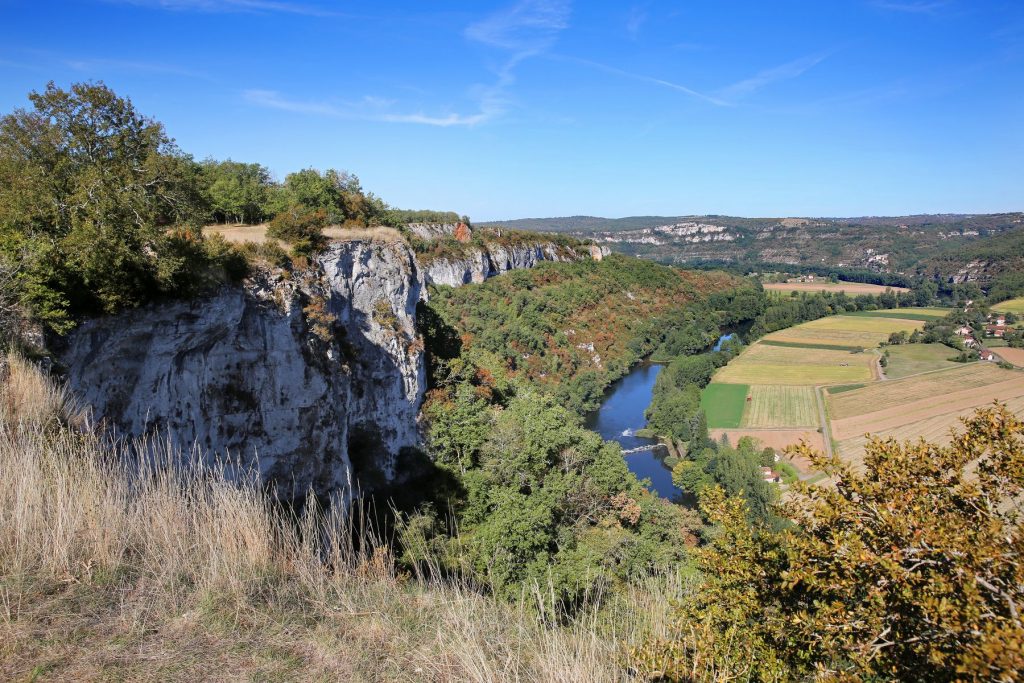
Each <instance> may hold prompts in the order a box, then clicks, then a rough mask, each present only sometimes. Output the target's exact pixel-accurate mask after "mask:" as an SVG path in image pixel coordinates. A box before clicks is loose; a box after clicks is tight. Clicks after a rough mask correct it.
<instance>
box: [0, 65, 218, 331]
mask: <svg viewBox="0 0 1024 683" xmlns="http://www.w3.org/2000/svg"><path fill="white" fill-rule="evenodd" d="M29 100H30V101H31V103H32V109H30V110H25V109H18V110H15V111H14V112H13V113H11V114H8V115H7V116H5V117H3V119H0V238H2V239H0V250H3V251H4V252H5V254H6V255H7V257H8V258H9V259H11V260H17V261H19V262H20V263H21V264H22V268H21V271H20V276H19V277H20V279H21V280H22V281H23V291H24V292H25V296H26V303H27V304H28V306H29V308H30V309H31V312H32V313H33V314H34V315H35V316H36V317H37V318H39V319H41V320H43V321H44V322H45V323H47V324H48V325H49V326H50V327H51V328H53V329H57V330H64V329H67V326H68V324H69V323H70V319H71V317H72V314H73V312H108V313H109V312H113V311H116V310H119V309H121V308H126V307H131V306H135V305H138V304H140V303H142V302H144V301H146V300H148V299H150V298H152V297H153V296H154V295H157V294H161V293H168V294H175V292H173V291H165V290H163V289H162V288H163V287H164V285H165V284H166V282H167V281H166V280H163V281H162V280H161V278H160V266H159V262H160V260H161V258H162V257H163V256H164V255H165V254H164V252H165V250H166V249H167V248H168V242H167V241H166V240H165V239H164V238H165V235H166V232H167V230H168V229H169V228H171V227H173V226H197V225H198V224H199V223H200V222H201V220H202V218H203V216H204V215H205V213H206V206H205V204H204V201H203V197H202V194H201V191H200V187H201V183H200V182H199V173H200V172H199V168H198V166H197V165H196V164H195V163H194V162H193V161H192V159H191V158H190V157H188V156H186V155H185V154H183V153H182V152H181V151H180V150H179V149H178V148H177V146H176V145H175V144H174V141H173V140H171V139H170V138H169V137H168V136H167V134H166V133H165V131H164V128H163V126H162V125H161V124H160V123H158V122H156V121H154V120H153V119H150V118H147V117H145V116H143V115H141V114H139V113H138V112H137V111H136V110H135V108H134V106H133V105H132V103H131V101H130V100H127V99H124V98H121V97H118V96H117V95H116V94H115V93H114V92H113V91H112V90H110V89H109V88H107V87H106V86H105V85H103V84H102V83H76V84H74V85H72V86H71V88H70V90H62V89H60V88H57V87H56V86H55V85H54V84H53V83H50V84H49V85H48V86H47V88H46V90H45V91H43V92H41V93H40V92H33V93H31V94H30V95H29ZM194 237H195V240H196V241H197V242H199V243H201V242H202V236H201V234H200V233H198V232H195V233H194Z"/></svg>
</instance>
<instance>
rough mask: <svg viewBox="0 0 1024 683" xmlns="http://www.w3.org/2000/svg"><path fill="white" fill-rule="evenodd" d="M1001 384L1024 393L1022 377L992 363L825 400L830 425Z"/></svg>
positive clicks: (833, 396) (897, 381) (865, 389)
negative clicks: (1014, 387) (1016, 387)
mask: <svg viewBox="0 0 1024 683" xmlns="http://www.w3.org/2000/svg"><path fill="white" fill-rule="evenodd" d="M1004 382H1016V383H1018V384H1019V385H1020V386H1021V388H1022V390H1024V374H1022V373H1020V372H1017V371H1015V370H1004V369H1002V368H1000V367H998V366H996V365H995V364H993V363H965V364H964V365H963V366H961V367H958V368H953V369H951V370H942V371H939V372H932V373H928V374H925V375H917V376H913V377H906V378H904V379H898V380H892V381H889V382H876V383H874V384H870V385H868V386H866V387H864V388H862V389H855V390H854V391H846V392H843V393H841V394H834V395H830V396H829V397H828V402H829V406H830V413H831V416H832V420H833V425H836V424H839V423H841V422H842V421H843V420H845V419H848V418H852V417H856V416H861V415H866V414H868V413H875V412H878V411H884V410H890V409H892V410H896V411H900V410H905V409H906V406H908V405H909V404H910V403H913V402H916V401H920V400H922V399H924V400H937V401H940V402H941V401H942V400H943V399H944V398H945V397H947V396H949V395H950V394H952V393H955V392H959V391H964V390H971V389H976V388H979V387H985V386H988V385H993V384H1000V383H1004Z"/></svg>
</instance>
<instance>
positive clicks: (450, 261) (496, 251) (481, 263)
mask: <svg viewBox="0 0 1024 683" xmlns="http://www.w3.org/2000/svg"><path fill="white" fill-rule="evenodd" d="M608 253H609V252H608V248H607V247H603V248H602V247H580V248H573V247H567V246H562V245H557V244H554V243H552V242H534V243H529V244H519V245H502V244H500V243H493V244H488V245H487V246H483V247H474V248H470V249H468V250H467V251H466V253H465V254H464V255H462V256H458V257H440V258H436V259H433V260H431V261H429V262H428V263H427V264H426V265H425V266H424V268H423V273H424V281H425V282H426V284H430V285H449V286H451V287H458V286H459V285H464V284H469V283H472V282H483V281H484V280H486V279H487V278H489V277H493V276H495V275H500V274H501V273H505V272H508V271H510V270H515V269H517V268H533V267H534V266H536V265H537V264H538V263H540V262H542V261H578V260H580V259H582V258H588V257H589V258H593V259H595V260H598V261H600V260H601V258H603V257H604V256H606V255H607V254H608Z"/></svg>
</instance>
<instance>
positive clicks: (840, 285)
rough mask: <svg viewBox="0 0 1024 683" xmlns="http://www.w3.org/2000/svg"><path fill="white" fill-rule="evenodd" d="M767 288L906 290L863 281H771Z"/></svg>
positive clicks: (863, 291) (850, 291)
mask: <svg viewBox="0 0 1024 683" xmlns="http://www.w3.org/2000/svg"><path fill="white" fill-rule="evenodd" d="M764 288H765V289H768V290H773V291H776V292H823V291H824V292H846V293H847V294H849V295H851V296H854V295H856V294H872V295H875V294H881V293H882V292H884V291H885V290H886V289H891V290H892V291H894V292H906V291H907V290H906V289H905V288H903V287H883V286H882V285H869V284H865V283H863V282H836V283H832V282H828V281H827V280H825V281H822V282H770V283H768V284H766V285H765V286H764Z"/></svg>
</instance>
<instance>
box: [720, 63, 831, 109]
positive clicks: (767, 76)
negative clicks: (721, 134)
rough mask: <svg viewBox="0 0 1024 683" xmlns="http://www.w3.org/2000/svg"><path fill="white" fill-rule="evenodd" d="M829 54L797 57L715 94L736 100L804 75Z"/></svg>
mask: <svg viewBox="0 0 1024 683" xmlns="http://www.w3.org/2000/svg"><path fill="white" fill-rule="evenodd" d="M827 56H828V55H823V54H818V55H809V56H807V57H801V58H800V59H795V60H793V61H792V62H787V63H785V64H781V65H779V66H776V67H772V68H770V69H765V70H764V71H761V72H759V73H757V74H755V75H754V76H752V77H750V78H745V79H743V80H742V81H738V82H736V83H733V84H732V85H728V86H726V87H724V88H721V89H720V90H718V91H717V92H716V93H715V94H716V95H717V96H718V97H719V98H721V99H724V100H726V101H736V100H740V99H743V98H744V97H747V96H748V95H752V94H753V93H755V92H757V91H758V90H761V89H762V88H765V87H767V86H769V85H772V84H773V83H778V82H779V81H787V80H790V79H793V78H796V77H798V76H800V75H802V74H803V73H804V72H806V71H807V70H809V69H812V68H813V67H815V66H817V65H818V64H820V63H821V62H822V61H824V60H825V58H826V57H827Z"/></svg>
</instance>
